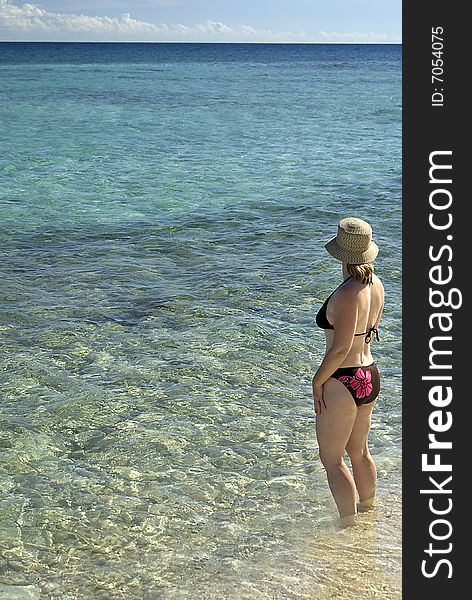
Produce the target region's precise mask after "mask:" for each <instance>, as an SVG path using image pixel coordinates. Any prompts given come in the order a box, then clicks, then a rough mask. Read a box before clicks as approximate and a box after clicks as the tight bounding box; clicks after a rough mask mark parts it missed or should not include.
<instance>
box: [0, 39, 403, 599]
mask: <svg viewBox="0 0 472 600" xmlns="http://www.w3.org/2000/svg"><path fill="white" fill-rule="evenodd" d="M202 46H206V47H202ZM400 58H401V49H400V47H399V46H352V47H349V46H290V45H287V46H270V45H268V46H266V45H261V46H244V45H232V44H231V45H213V44H210V45H208V46H207V45H198V46H195V45H193V44H189V45H187V44H183V45H171V44H170V45H168V44H164V45H153V44H116V45H115V44H66V45H64V44H34V45H32V44H25V45H19V44H13V45H12V44H0V71H1V79H2V86H1V88H0V115H1V116H0V118H1V120H2V123H3V124H4V128H3V133H2V153H1V155H0V180H1V186H0V240H1V249H0V254H1V256H2V261H1V265H2V266H1V269H2V281H3V285H2V286H1V288H0V307H1V311H0V334H1V338H0V339H1V346H2V348H1V350H2V352H1V359H0V361H1V363H0V364H1V389H2V395H1V400H0V447H1V449H2V452H1V455H0V485H1V487H2V489H3V492H4V493H3V495H2V498H1V500H0V538H1V539H2V541H3V547H4V550H3V554H2V559H3V563H2V562H1V560H0V566H1V570H0V584H1V585H3V586H4V587H3V588H2V589H3V593H4V594H6V597H16V596H14V593H17V594H27V593H28V594H30V596H26V595H25V596H18V597H21V598H23V597H39V595H38V594H39V593H40V592H41V593H42V596H41V597H45V598H56V597H60V598H67V599H72V598H78V599H79V598H80V599H85V598H86V599H88V598H90V599H92V598H93V599H95V598H100V599H102V598H103V599H105V598H107V599H108V598H110V599H111V598H127V599H134V598H135V599H140V598H149V599H153V600H154V599H157V598H165V599H171V598H172V599H173V598H192V599H193V598H218V599H223V598H228V599H229V598H246V597H247V598H249V597H251V598H279V597H280V598H314V597H317V598H324V596H323V594H327V596H326V597H333V595H332V591H333V590H337V593H338V596H339V597H341V595H342V594H343V593H345V594H346V597H348V594H349V593H351V592H352V590H353V589H358V585H359V580H353V581H350V580H347V582H346V583H343V581H344V579H342V578H341V579H340V580H339V581H334V580H331V579H329V578H328V579H327V578H326V573H325V571H324V570H323V569H324V567H323V564H322V563H321V564H320V563H319V562H318V563H316V562H315V563H314V562H313V557H314V556H319V554H320V548H322V549H323V552H324V555H325V556H327V557H329V558H330V559H332V558H333V557H335V558H336V560H338V561H339V569H340V572H341V571H342V569H343V565H348V563H349V556H350V552H353V553H354V555H355V552H356V544H359V543H361V545H362V544H363V542H362V537H361V542H359V539H357V541H356V540H355V539H354V538H353V539H350V538H346V537H344V538H341V539H342V540H344V541H343V544H345V547H344V546H343V548H342V551H341V552H340V551H339V538H336V536H335V534H334V533H330V523H331V521H332V519H333V517H334V516H335V511H334V506H333V502H332V500H331V497H330V495H329V492H328V489H327V485H326V481H325V475H324V472H323V469H322V468H321V465H320V463H319V460H318V453H317V446H316V439H315V436H314V416H313V411H312V402H311V398H310V382H311V377H312V374H313V372H314V370H315V369H316V366H317V365H318V363H319V361H320V359H321V357H322V355H323V348H324V342H323V336H322V332H320V331H319V330H317V329H316V328H315V325H314V315H315V313H316V311H317V309H318V308H319V305H320V303H321V302H322V301H323V300H324V298H325V297H326V295H327V294H328V293H329V292H330V291H331V290H332V289H333V288H334V286H335V285H337V283H338V282H339V281H340V272H339V267H338V265H337V264H336V263H335V262H334V261H333V260H332V259H331V258H330V257H329V255H327V253H326V252H325V250H324V248H323V244H324V242H325V241H326V240H327V239H328V238H329V237H331V236H332V235H334V233H335V230H336V224H337V221H338V220H339V218H341V217H342V216H346V215H348V214H349V215H355V216H359V217H361V218H366V219H368V220H369V221H370V222H371V223H372V226H373V229H374V234H375V238H376V240H377V242H378V243H379V245H380V247H381V253H380V255H379V258H378V261H377V273H378V274H379V275H380V276H381V277H382V279H383V280H384V284H385V288H386V293H387V304H386V309H385V314H384V318H383V322H382V335H381V343H380V344H378V345H377V347H376V348H375V357H376V360H377V362H378V364H379V368H380V370H381V373H382V376H383V380H382V385H383V388H382V393H381V398H380V400H379V402H378V406H377V408H376V412H375V417H374V423H373V428H372V434H371V445H372V453H373V455H374V458H375V459H376V462H377V464H378V468H379V477H380V481H379V488H380V489H379V493H380V498H381V501H382V502H383V503H382V504H381V506H380V508H379V512H378V514H377V516H376V517H375V518H374V517H372V519H371V521H368V520H367V521H365V523H364V529H363V533H362V535H364V537H365V536H367V537H365V539H364V541H366V540H367V538H369V540H371V541H372V536H373V537H374V538H376V536H377V537H378V536H379V535H380V537H381V538H382V540H383V546H381V551H380V552H379V550H378V548H377V555H378V559H376V561H377V562H375V565H374V566H373V567H372V569H371V573H372V585H373V586H374V587H373V588H372V590H373V591H372V594H373V596H372V597H373V598H374V597H375V598H384V596H383V595H382V593H384V591H385V590H387V591H386V592H385V593H386V594H387V595H385V598H389V599H391V598H393V597H396V596H394V595H392V594H394V593H399V592H398V585H399V584H398V583H396V582H398V573H399V569H400V549H399V539H398V535H399V533H398V532H399V530H400V516H399V509H398V502H399V495H400V483H399V481H400V475H401V473H400V469H401V447H400V436H401V430H400V426H401V370H400V369H401V362H400V361H401V320H400V316H401V164H400V159H401V97H400V93H401V80H400V77H401V64H400ZM382 499H383V500H382ZM391 507H394V508H393V509H392V508H391ZM395 507H396V508H395ZM389 511H390V512H389ZM392 511H393V512H392ZM387 517H388V518H387ZM379 532H380V533H379ZM337 535H339V534H337ZM342 535H344V536H346V535H352V534H342ZM333 536H334V537H333ZM369 536H370V537H369ZM333 539H337V540H338V541H336V542H333V541H332V540H333ZM366 543H367V542H366ZM369 543H370V542H369ZM365 545H366V544H364V546H365ZM373 555H375V552H373ZM331 564H332V563H331ZM340 577H341V576H340ZM342 577H344V575H343V576H342ZM390 578H393V579H392V580H390ZM364 579H365V577H364ZM386 581H387V583H385V582H386ZM392 581H393V583H392ZM13 586H15V587H13ZM337 586H338V587H339V586H340V587H339V589H338V587H337ZM376 586H377V587H376ZM382 586H384V587H382ZM385 586H387V587H385ZM388 586H391V587H388ZM2 589H0V591H2ZM15 590H16V591H15ZM284 590H285V591H284ZM314 590H315V591H314ZM382 590H384V591H382ZM392 590H393V591H392ZM315 592H316V595H313V594H314V593H315ZM282 593H284V594H286V595H282ZM35 594H36V595H37V596H35ZM310 594H311V595H310ZM330 594H331V596H330ZM365 597H366V598H367V597H368V596H367V595H366V596H365ZM369 597H370V596H369Z"/></svg>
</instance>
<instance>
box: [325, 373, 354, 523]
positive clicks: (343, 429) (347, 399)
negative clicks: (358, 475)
mask: <svg viewBox="0 0 472 600" xmlns="http://www.w3.org/2000/svg"><path fill="white" fill-rule="evenodd" d="M323 398H324V401H325V403H326V408H324V407H323V409H322V411H321V413H319V414H317V415H316V435H317V438H318V446H319V449H320V459H321V462H322V463H323V466H324V467H325V469H326V474H327V476H328V483H329V487H330V489H331V493H332V494H333V497H334V501H335V502H336V506H337V507H338V510H339V515H340V516H341V517H346V516H350V515H355V514H356V486H355V483H354V480H353V478H352V475H351V473H350V472H349V469H348V468H347V466H346V463H345V462H344V460H343V456H344V451H345V448H346V444H347V441H348V439H349V437H350V435H351V431H352V428H353V425H354V422H355V420H356V416H357V406H356V404H355V402H354V400H353V399H352V396H351V394H350V393H349V392H348V390H347V389H346V387H345V386H344V385H343V384H342V383H341V382H340V381H338V380H337V379H333V378H331V379H328V381H327V382H326V383H325V384H324V386H323Z"/></svg>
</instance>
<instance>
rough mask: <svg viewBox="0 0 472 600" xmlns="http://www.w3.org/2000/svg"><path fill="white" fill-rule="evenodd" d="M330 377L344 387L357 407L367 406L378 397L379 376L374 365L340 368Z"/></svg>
mask: <svg viewBox="0 0 472 600" xmlns="http://www.w3.org/2000/svg"><path fill="white" fill-rule="evenodd" d="M331 377H334V379H337V380H338V381H340V382H341V383H342V384H343V385H345V386H346V388H347V389H348V390H349V392H350V393H351V396H352V397H353V398H354V402H355V403H356V404H357V406H360V405H361V404H369V402H373V401H374V400H375V399H376V398H377V396H378V395H379V391H380V375H379V371H378V369H377V366H376V364H375V363H372V364H371V365H368V366H367V367H341V368H339V369H337V370H336V371H335V372H334V373H333V374H332V375H331Z"/></svg>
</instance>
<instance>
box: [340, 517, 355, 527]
mask: <svg viewBox="0 0 472 600" xmlns="http://www.w3.org/2000/svg"><path fill="white" fill-rule="evenodd" d="M356 517H357V515H345V516H344V517H339V524H340V525H341V527H342V528H343V529H344V528H345V527H352V525H355V524H356V521H357V519H356Z"/></svg>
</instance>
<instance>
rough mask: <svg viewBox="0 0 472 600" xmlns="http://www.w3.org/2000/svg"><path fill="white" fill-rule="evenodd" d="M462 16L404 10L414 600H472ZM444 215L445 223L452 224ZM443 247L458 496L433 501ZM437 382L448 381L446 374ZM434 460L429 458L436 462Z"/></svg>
mask: <svg viewBox="0 0 472 600" xmlns="http://www.w3.org/2000/svg"><path fill="white" fill-rule="evenodd" d="M465 8H466V5H463V4H461V3H458V2H439V1H437V0H431V1H429V2H412V1H411V0H410V1H407V0H404V1H403V311H402V312H403V323H402V327H403V386H402V387H403V426H402V427H403V597H404V598H406V599H408V600H409V599H412V600H417V599H418V598H426V599H428V600H435V599H436V598H437V599H438V600H439V599H441V600H449V599H451V600H452V599H453V598H454V599H455V598H462V597H463V596H466V597H467V596H468V595H469V594H470V591H469V590H468V585H467V583H468V582H466V580H465V572H466V566H465V565H466V561H467V559H468V555H469V551H468V541H469V531H470V530H471V529H472V527H471V526H470V523H469V521H468V515H467V513H466V511H465V504H466V503H468V498H469V494H471V496H470V497H472V492H470V491H469V492H468V491H467V487H470V486H468V482H469V481H472V477H471V476H470V474H469V472H471V473H472V469H470V468H469V467H468V463H469V458H468V453H469V452H470V449H469V445H468V444H467V445H466V440H468V439H469V438H472V432H469V431H468V430H467V429H466V427H467V428H468V426H469V422H468V418H469V413H470V410H469V406H470V405H471V403H472V399H471V395H472V394H471V391H470V389H468V388H469V386H468V385H467V383H468V382H467V379H468V370H469V371H470V373H471V376H472V362H471V364H470V366H468V362H469V361H468V348H467V346H468V343H469V342H468V338H469V333H468V332H469V331H470V332H472V326H471V324H470V322H469V317H468V314H469V311H468V309H467V308H466V304H467V303H468V298H467V287H468V286H469V285H470V284H469V282H468V279H469V270H470V266H469V265H470V264H472V263H471V261H470V260H469V253H470V254H472V251H469V248H468V244H469V242H472V227H470V226H469V225H468V223H469V221H468V213H470V212H471V211H470V210H469V208H468V205H469V203H470V202H469V196H470V192H468V190H467V189H466V181H467V175H468V172H469V171H470V172H471V173H472V168H471V167H472V165H471V167H469V166H468V153H469V151H468V149H467V144H466V131H467V128H469V129H470V119H469V115H468V111H466V104H469V100H468V97H467V87H468V85H469V72H470V68H469V69H467V61H466V60H465V57H466V53H467V48H468V39H469V38H468V36H467V32H466V22H467V20H466V17H465V14H464V11H465ZM436 27H442V28H443V30H444V33H443V36H442V37H443V38H444V52H443V56H442V58H443V60H444V65H443V67H444V75H443V79H444V82H443V83H436V82H435V83H434V84H433V82H432V60H435V59H436V57H434V56H433V55H432V52H433V49H432V29H433V28H436ZM433 88H439V91H440V88H442V91H443V93H444V102H443V106H436V105H435V106H433V105H432V101H431V100H432V93H433V92H434V91H435V90H434V89H433ZM438 98H439V97H438ZM434 151H452V154H451V156H450V157H445V158H443V159H442V160H444V162H446V163H447V162H450V164H452V170H451V173H452V183H451V184H446V185H444V186H442V187H444V188H447V189H448V190H449V191H450V192H451V194H452V196H453V203H452V205H451V208H450V212H451V215H452V218H453V222H452V226H451V228H450V229H448V230H447V232H446V231H435V230H434V229H433V228H432V227H431V226H430V223H429V214H430V212H431V210H432V209H431V207H430V194H431V192H432V190H433V189H434V185H435V184H432V183H430V180H429V168H430V162H429V160H430V153H431V152H434ZM444 178H445V177H444ZM436 187H437V186H436ZM443 198H446V195H443ZM446 212H448V211H444V212H442V213H441V215H440V216H441V217H444V218H445V214H446ZM470 222H471V223H472V220H470ZM447 235H452V240H446V237H447ZM445 244H450V246H451V248H452V257H451V259H450V261H448V260H447V258H449V252H445V253H444V254H443V258H442V259H441V260H440V261H438V262H441V263H442V265H443V266H444V268H447V266H448V265H449V266H451V267H452V270H453V278H452V281H451V283H449V284H447V285H444V286H442V289H444V291H445V293H446V292H447V288H451V287H455V288H458V289H460V290H461V292H462V295H463V296H462V306H461V307H459V308H457V309H447V308H442V309H439V310H441V311H444V310H448V311H449V312H450V313H451V314H452V319H453V327H452V329H451V331H450V332H449V334H446V333H444V334H443V335H450V336H451V337H452V340H451V342H450V345H449V348H450V349H451V350H452V355H451V356H449V357H446V358H445V360H443V363H447V362H449V364H452V369H451V370H450V371H449V374H450V375H452V382H450V383H445V384H444V385H451V387H452V391H453V399H452V401H451V404H450V405H449V406H448V407H447V408H444V409H443V410H444V411H447V410H449V411H450V412H451V415H452V418H453V422H452V427H451V429H450V430H449V431H447V432H445V433H442V434H437V437H438V438H439V439H443V440H450V441H451V442H452V449H450V450H443V451H442V453H441V461H442V462H445V463H446V462H450V463H451V464H452V472H450V473H447V474H446V473H438V474H437V479H438V480H444V478H445V476H449V475H452V482H451V485H449V489H451V494H448V495H436V496H428V495H427V494H421V493H420V490H421V489H428V488H432V487H434V486H431V484H430V483H429V482H428V477H429V475H432V476H434V473H426V472H424V471H423V470H422V465H421V460H422V454H423V453H425V452H428V442H429V440H428V434H429V433H431V428H430V425H429V423H428V418H429V415H430V413H431V412H432V411H433V410H437V409H435V408H434V407H433V406H432V405H431V403H430V402H429V398H428V392H429V389H430V388H431V386H432V385H434V384H433V383H432V382H431V381H425V380H422V376H423V375H428V374H429V375H431V371H430V370H429V359H430V348H429V345H428V344H429V340H430V339H431V337H432V336H434V335H438V331H437V330H436V331H434V330H432V329H431V328H430V323H429V317H430V315H431V314H432V313H433V312H435V309H434V308H432V307H431V305H430V302H429V293H430V288H437V287H438V286H433V285H432V283H431V281H430V268H431V267H432V266H433V265H435V264H438V263H434V262H432V261H431V259H430V257H429V248H430V246H433V248H435V249H439V248H440V247H441V246H442V245H445ZM471 248H472V245H471ZM436 255H437V253H436ZM436 373H437V374H442V375H444V374H445V373H446V371H442V372H441V371H437V372H435V374H436ZM441 436H442V437H441ZM434 452H435V451H430V453H431V454H434ZM429 462H431V459H430V461H429ZM445 487H446V486H445ZM430 497H435V498H438V501H437V502H438V505H437V506H438V507H439V506H440V504H439V503H440V502H441V501H443V502H444V504H443V506H445V505H446V504H445V503H446V500H445V499H446V498H451V499H452V502H453V505H452V509H451V512H450V513H449V514H448V515H447V516H444V518H446V519H448V520H449V521H450V523H451V526H452V533H451V536H450V538H448V539H447V540H445V541H444V542H439V541H438V542H435V541H434V540H431V537H430V532H429V528H430V525H431V523H432V521H434V519H436V518H441V517H439V516H435V515H433V514H432V513H431V511H430V509H429V505H428V502H429V498H430ZM439 498H441V500H439ZM470 510H471V511H472V506H471V508H470ZM446 530H447V526H445V525H443V529H442V530H441V529H440V528H437V529H435V531H436V532H437V533H438V534H442V533H445V532H446ZM430 542H433V544H437V546H434V547H437V548H442V549H445V548H446V547H448V543H449V542H450V543H451V544H452V549H451V551H450V552H448V553H444V554H435V555H433V557H429V556H428V554H426V553H425V549H427V548H428V546H429V543H430ZM441 558H446V559H448V560H449V561H450V562H451V566H452V577H450V578H449V577H448V575H449V574H451V572H450V570H449V567H448V566H447V565H446V564H443V565H442V566H440V567H439V569H438V571H437V574H436V575H435V576H434V577H430V578H427V577H425V576H424V575H423V574H422V571H421V567H422V561H423V560H424V559H427V560H428V561H429V562H428V566H427V567H426V570H429V571H430V572H432V571H433V570H434V569H432V566H434V565H435V561H438V560H440V559H441Z"/></svg>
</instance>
